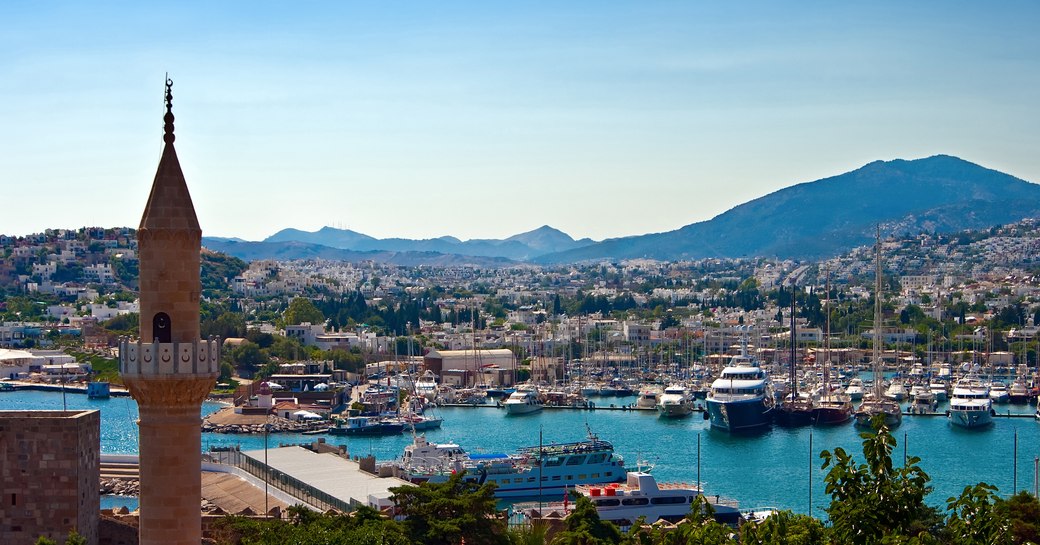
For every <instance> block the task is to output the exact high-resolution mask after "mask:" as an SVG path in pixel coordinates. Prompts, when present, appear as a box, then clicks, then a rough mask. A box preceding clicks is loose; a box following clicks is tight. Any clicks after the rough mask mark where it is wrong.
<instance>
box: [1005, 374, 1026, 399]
mask: <svg viewBox="0 0 1040 545" xmlns="http://www.w3.org/2000/svg"><path fill="white" fill-rule="evenodd" d="M1008 400H1009V401H1011V402H1012V403H1014V404H1016V405H1025V404H1026V403H1029V386H1028V385H1026V383H1025V381H1024V380H1022V379H1017V380H1015V381H1014V382H1012V383H1011V387H1010V388H1008Z"/></svg>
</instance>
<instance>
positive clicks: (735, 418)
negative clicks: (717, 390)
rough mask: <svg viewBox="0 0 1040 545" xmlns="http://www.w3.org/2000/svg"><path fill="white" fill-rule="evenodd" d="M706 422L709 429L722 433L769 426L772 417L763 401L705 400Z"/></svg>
mask: <svg viewBox="0 0 1040 545" xmlns="http://www.w3.org/2000/svg"><path fill="white" fill-rule="evenodd" d="M707 406H708V420H709V421H710V422H711V427H713V428H715V429H719V430H724V431H744V430H754V429H758V428H762V427H765V426H767V425H769V423H770V420H771V418H772V415H771V414H770V407H767V406H766V404H765V400H764V399H762V398H755V399H751V400H746V401H743V400H742V401H718V400H715V399H712V398H710V397H709V398H708V400H707Z"/></svg>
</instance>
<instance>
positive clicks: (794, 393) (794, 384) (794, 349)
mask: <svg viewBox="0 0 1040 545" xmlns="http://www.w3.org/2000/svg"><path fill="white" fill-rule="evenodd" d="M795 293H797V289H796V288H795V284H794V283H793V282H792V283H791V401H792V402H794V401H796V400H797V399H798V370H797V366H798V364H797V363H796V362H797V361H798V340H797V339H798V337H797V335H796V334H795V316H794V315H795V297H797V296H796V295H795Z"/></svg>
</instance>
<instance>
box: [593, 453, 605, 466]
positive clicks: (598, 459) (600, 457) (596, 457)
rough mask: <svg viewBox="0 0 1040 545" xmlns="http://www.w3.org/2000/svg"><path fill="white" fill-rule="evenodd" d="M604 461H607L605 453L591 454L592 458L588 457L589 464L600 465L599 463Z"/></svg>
mask: <svg viewBox="0 0 1040 545" xmlns="http://www.w3.org/2000/svg"><path fill="white" fill-rule="evenodd" d="M606 459H607V453H606V452H601V453H599V454H593V455H592V456H589V463H590V464H598V463H600V462H602V461H603V460H606Z"/></svg>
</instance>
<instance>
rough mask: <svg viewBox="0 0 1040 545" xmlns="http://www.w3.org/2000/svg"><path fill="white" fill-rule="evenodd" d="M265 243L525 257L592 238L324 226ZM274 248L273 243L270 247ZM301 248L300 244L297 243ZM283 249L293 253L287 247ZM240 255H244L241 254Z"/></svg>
mask: <svg viewBox="0 0 1040 545" xmlns="http://www.w3.org/2000/svg"><path fill="white" fill-rule="evenodd" d="M264 242H265V243H285V242H301V243H306V244H314V245H320V246H326V247H329V248H335V249H341V250H353V251H357V252H437V253H442V254H456V255H466V256H476V257H500V258H506V259H512V260H517V261H526V260H530V259H533V258H536V257H538V256H540V255H544V254H548V253H555V252H562V251H566V250H571V249H574V248H579V247H581V246H584V245H588V244H592V243H593V241H592V240H589V239H582V240H580V241H576V240H574V239H573V238H571V237H570V236H569V235H567V234H566V233H564V232H562V231H560V230H558V229H554V228H552V227H549V226H548V225H545V226H542V227H539V228H538V229H535V230H533V231H528V232H526V233H520V234H518V235H513V236H511V237H509V238H507V239H504V240H497V239H473V240H467V241H461V240H459V239H457V238H455V237H447V236H446V237H439V238H432V239H423V240H412V239H405V238H386V239H377V238H374V237H370V236H368V235H365V234H362V233H358V232H355V231H351V230H347V229H335V228H333V227H323V228H321V229H319V230H318V231H315V232H313V233H312V232H308V231H301V230H299V229H283V230H281V231H279V232H277V233H275V234H273V235H271V236H269V237H267V238H266V239H264ZM268 248H271V249H273V248H274V247H273V246H272V247H268ZM294 248H296V249H297V250H301V248H300V247H294ZM279 251H280V252H284V253H291V250H289V249H288V248H287V247H283V249H282V250H279ZM239 257H241V256H239Z"/></svg>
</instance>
